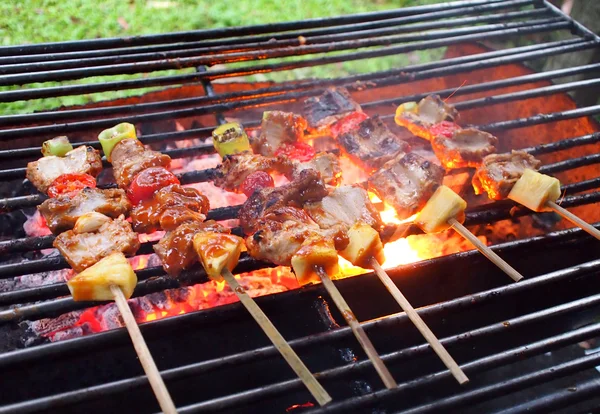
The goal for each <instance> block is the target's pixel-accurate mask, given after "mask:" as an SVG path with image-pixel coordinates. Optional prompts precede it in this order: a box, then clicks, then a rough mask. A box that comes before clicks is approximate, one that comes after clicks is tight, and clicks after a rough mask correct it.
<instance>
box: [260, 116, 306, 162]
mask: <svg viewBox="0 0 600 414" xmlns="http://www.w3.org/2000/svg"><path fill="white" fill-rule="evenodd" d="M305 129H306V120H305V119H304V118H302V117H301V116H300V115H296V114H294V113H291V112H283V111H269V112H265V113H264V114H263V119H262V123H261V126H260V135H259V137H258V138H257V139H251V145H252V149H253V150H254V152H255V153H257V154H261V155H274V154H275V151H277V149H278V148H279V147H280V146H281V145H282V144H285V143H294V142H297V141H301V140H302V138H303V137H304V130H305Z"/></svg>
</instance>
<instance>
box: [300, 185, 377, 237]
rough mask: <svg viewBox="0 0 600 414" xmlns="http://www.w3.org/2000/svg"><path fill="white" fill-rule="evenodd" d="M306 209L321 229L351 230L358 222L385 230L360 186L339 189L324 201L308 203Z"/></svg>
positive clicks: (347, 186)
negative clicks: (340, 228) (339, 228)
mask: <svg viewBox="0 0 600 414" xmlns="http://www.w3.org/2000/svg"><path fill="white" fill-rule="evenodd" d="M304 209H305V210H306V212H307V213H308V215H309V216H310V217H311V218H312V219H313V220H314V221H315V222H316V223H317V224H318V225H319V226H320V227H321V228H329V227H334V226H335V225H338V224H344V225H345V226H346V227H347V228H350V227H352V226H353V225H354V224H355V223H358V222H361V223H365V224H368V225H369V226H371V227H373V228H374V229H376V230H378V231H379V230H381V229H382V228H383V222H382V221H381V217H380V216H379V212H378V211H377V210H376V209H375V206H373V204H372V203H371V200H369V196H368V194H367V192H366V191H365V189H363V188H362V187H358V186H350V185H344V186H341V187H337V188H335V189H333V191H331V192H330V193H329V195H327V196H326V197H324V198H323V199H322V200H320V201H316V202H313V203H306V204H305V205H304Z"/></svg>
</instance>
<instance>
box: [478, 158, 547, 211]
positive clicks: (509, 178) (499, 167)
mask: <svg viewBox="0 0 600 414" xmlns="http://www.w3.org/2000/svg"><path fill="white" fill-rule="evenodd" d="M540 165H542V162H541V161H540V160H538V159H536V158H535V157H533V156H532V155H529V154H528V153H526V152H523V151H513V152H511V153H510V154H492V155H488V156H487V157H485V158H484V159H483V164H482V165H481V166H480V167H479V168H478V169H477V171H476V172H475V175H474V176H473V189H474V190H475V194H483V193H484V192H486V193H487V194H488V197H489V198H491V199H492V200H502V199H503V198H506V197H507V196H508V193H510V190H512V188H513V186H514V185H515V183H516V182H517V180H518V179H519V178H521V176H522V175H523V172H524V171H525V170H527V169H530V170H534V171H535V170H537V169H538V168H539V167H540Z"/></svg>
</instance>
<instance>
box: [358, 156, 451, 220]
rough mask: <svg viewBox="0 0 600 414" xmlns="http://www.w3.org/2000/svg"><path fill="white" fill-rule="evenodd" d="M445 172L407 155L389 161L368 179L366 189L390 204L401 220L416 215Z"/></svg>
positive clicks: (419, 157) (417, 157)
mask: <svg viewBox="0 0 600 414" xmlns="http://www.w3.org/2000/svg"><path fill="white" fill-rule="evenodd" d="M443 179H444V169H443V168H442V167H440V166H438V165H435V164H432V163H431V162H429V161H427V160H426V159H424V158H423V157H421V156H419V155H417V154H415V153H408V154H406V155H405V156H403V157H398V158H396V159H394V160H392V161H388V162H387V163H386V164H385V165H384V166H383V168H381V169H380V170H378V171H377V172H375V173H374V174H373V175H372V176H371V177H370V178H369V189H371V190H372V191H373V192H374V193H375V194H377V195H378V196H379V198H381V199H382V200H384V201H386V202H387V203H388V204H390V205H391V206H392V207H393V208H394V209H395V210H396V214H397V215H398V217H399V218H400V219H405V218H408V217H410V216H412V215H413V214H415V213H416V212H418V211H419V210H420V209H421V208H422V207H423V206H424V205H425V203H427V200H429V198H430V197H431V196H432V195H433V193H434V191H435V190H436V189H437V187H439V186H440V185H441V184H442V180H443Z"/></svg>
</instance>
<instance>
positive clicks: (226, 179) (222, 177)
mask: <svg viewBox="0 0 600 414" xmlns="http://www.w3.org/2000/svg"><path fill="white" fill-rule="evenodd" d="M294 164H295V162H294V161H292V160H290V159H289V158H287V157H284V156H277V157H265V156H262V155H259V154H252V153H250V152H242V153H240V154H234V155H228V156H226V157H225V158H223V162H222V163H221V165H219V166H218V167H217V173H216V177H215V180H214V184H215V185H216V186H217V187H221V188H222V189H224V190H227V191H232V192H239V191H240V186H241V185H242V183H243V182H244V180H245V179H246V178H248V176H249V175H250V174H252V173H255V172H257V171H264V172H267V173H272V172H278V173H281V174H283V175H285V176H286V177H287V176H290V175H291V173H292V170H293V168H294Z"/></svg>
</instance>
